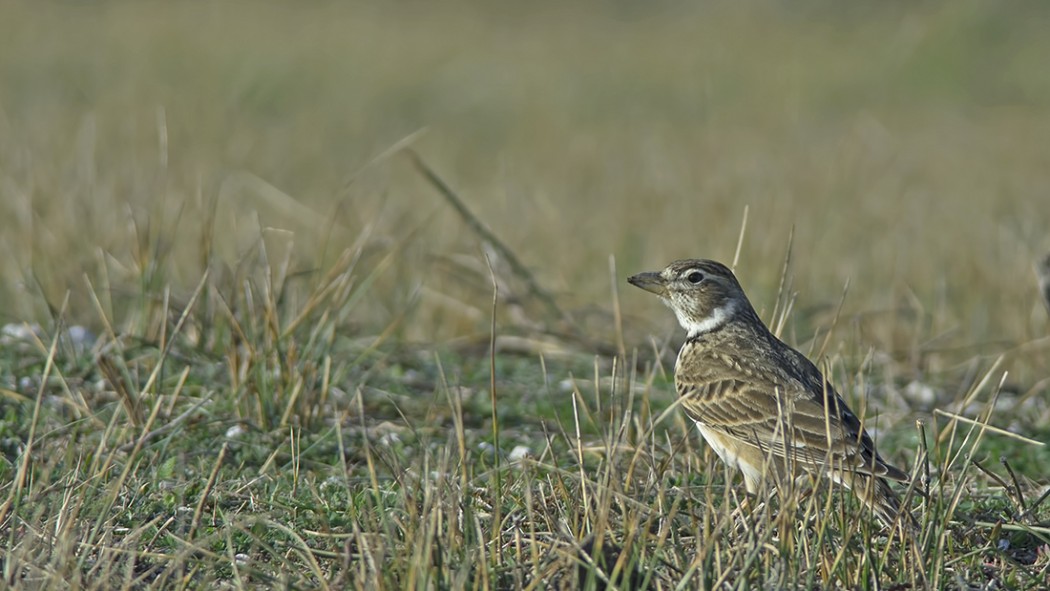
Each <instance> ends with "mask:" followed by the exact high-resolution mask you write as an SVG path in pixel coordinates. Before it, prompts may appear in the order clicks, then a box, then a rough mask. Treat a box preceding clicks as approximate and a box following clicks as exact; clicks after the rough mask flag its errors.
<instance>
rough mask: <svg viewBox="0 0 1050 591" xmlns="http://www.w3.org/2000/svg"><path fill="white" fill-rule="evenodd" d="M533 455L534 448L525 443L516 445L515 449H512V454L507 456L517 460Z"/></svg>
mask: <svg viewBox="0 0 1050 591" xmlns="http://www.w3.org/2000/svg"><path fill="white" fill-rule="evenodd" d="M531 455H532V450H531V449H529V448H528V447H527V446H524V445H515V446H514V449H512V450H510V455H508V456H507V459H509V460H510V461H512V462H517V461H519V460H521V459H523V458H527V457H528V456H531Z"/></svg>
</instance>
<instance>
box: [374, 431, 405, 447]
mask: <svg viewBox="0 0 1050 591" xmlns="http://www.w3.org/2000/svg"><path fill="white" fill-rule="evenodd" d="M396 443H401V436H400V435H398V434H397V433H394V432H393V431H391V432H389V433H384V434H383V436H382V437H380V438H379V445H383V446H386V447H390V446H391V445H394V444H396Z"/></svg>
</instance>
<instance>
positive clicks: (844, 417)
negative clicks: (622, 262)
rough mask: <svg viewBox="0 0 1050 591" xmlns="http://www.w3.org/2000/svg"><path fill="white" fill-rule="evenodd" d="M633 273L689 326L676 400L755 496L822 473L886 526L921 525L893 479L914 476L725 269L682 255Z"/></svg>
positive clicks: (640, 284)
mask: <svg viewBox="0 0 1050 591" xmlns="http://www.w3.org/2000/svg"><path fill="white" fill-rule="evenodd" d="M627 281H628V282H629V283H631V284H632V285H635V286H637V287H640V288H642V289H644V290H646V291H648V292H652V293H654V294H656V295H658V296H660V298H661V299H662V300H663V302H664V303H665V304H666V305H667V306H668V307H670V308H671V310H672V311H674V314H675V316H676V317H677V318H678V322H679V324H681V325H682V328H684V329H685V330H686V333H687V335H686V340H685V343H684V344H683V345H682V348H681V349H680V350H679V352H678V359H677V361H676V363H675V371H674V382H675V389H676V390H677V393H678V397H679V403H680V405H681V408H682V409H683V410H684V412H685V414H686V415H687V416H688V417H689V419H691V420H692V421H693V422H695V423H696V426H697V428H698V429H699V431H700V434H701V436H702V437H703V439H704V440H705V441H706V442H707V444H708V445H709V446H710V447H711V449H712V450H714V452H715V453H716V454H717V455H718V456H719V458H721V460H722V461H723V462H725V463H726V464H728V465H729V466H730V467H732V468H735V469H738V470H739V471H740V472H742V473H743V478H744V484H745V486H746V488H747V492H748V493H749V495H756V494H759V493H760V491H762V490H764V489H763V488H762V487H763V485H765V486H768V487H770V488H771V489H772V488H776V485H777V483H778V482H783V479H784V478H785V477H795V476H798V475H801V474H807V473H808V474H824V475H826V476H828V477H829V478H830V479H831V480H832V481H833V482H836V483H838V484H840V485H842V486H845V487H846V488H848V489H850V490H851V491H852V492H853V493H854V494H855V495H856V496H857V498H858V499H859V500H860V501H861V503H862V504H863V505H864V506H866V507H867V508H868V509H869V510H870V511H872V512H874V514H875V515H876V517H878V518H879V520H880V521H882V522H883V523H884V524H886V525H887V526H889V527H893V526H894V525H895V524H898V523H900V524H904V523H906V522H907V523H908V524H909V525H911V526H912V527H914V526H915V523H914V518H913V517H912V516H911V514H910V513H908V512H903V516H902V512H901V504H900V500H899V498H898V496H897V494H896V493H895V492H894V490H893V488H892V487H891V486H890V484H889V482H888V481H890V480H894V481H899V482H902V483H907V482H908V481H909V478H908V474H906V473H905V472H904V471H902V470H900V469H898V468H896V467H894V466H892V465H890V464H889V463H887V462H886V461H885V460H883V459H882V457H881V456H879V453H878V451H877V450H876V448H875V443H874V441H873V440H872V438H871V436H870V435H869V434H868V433H867V431H866V430H865V429H864V426H863V425H862V424H861V421H860V419H858V418H857V415H856V414H854V413H853V411H851V410H850V408H849V406H847V404H846V402H845V401H844V400H843V399H842V397H841V396H839V394H838V393H837V392H836V390H835V388H834V387H833V386H832V384H831V383H829V382H828V381H827V380H826V379H825V378H824V376H823V374H822V373H821V372H820V370H819V369H817V367H816V365H814V364H813V362H812V361H810V360H809V359H807V358H806V356H805V355H803V354H802V353H800V352H798V351H797V350H795V349H793V348H792V347H791V346H789V345H787V344H786V343H784V342H783V341H781V340H780V339H779V338H777V337H776V336H775V335H774V334H773V333H772V332H770V331H769V329H768V328H767V327H766V325H765V323H763V322H762V320H761V319H760V318H759V316H758V314H757V313H756V312H755V309H754V306H752V304H751V302H750V300H748V298H747V295H746V294H745V293H744V290H743V288H742V287H741V286H740V283H739V281H737V278H736V276H735V275H734V274H733V272H732V271H731V270H730V269H729V268H728V267H726V266H725V265H723V264H721V263H719V262H716V261H712V260H706V259H685V260H678V261H674V262H672V263H671V264H670V265H668V266H667V267H666V268H664V269H663V270H662V271H659V272H647V273H639V274H637V275H632V276H631V277H629V278H628V279H627Z"/></svg>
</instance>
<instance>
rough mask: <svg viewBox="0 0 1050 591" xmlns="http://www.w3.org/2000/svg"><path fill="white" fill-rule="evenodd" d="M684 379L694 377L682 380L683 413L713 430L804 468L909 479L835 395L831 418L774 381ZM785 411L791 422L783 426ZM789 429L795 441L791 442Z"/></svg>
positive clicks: (796, 391) (809, 399) (806, 396)
mask: <svg viewBox="0 0 1050 591" xmlns="http://www.w3.org/2000/svg"><path fill="white" fill-rule="evenodd" d="M683 377H684V378H688V377H690V376H680V377H679V379H678V380H676V381H677V382H678V384H677V386H678V394H679V396H680V397H681V398H682V402H681V404H682V408H683V409H684V410H685V412H686V413H687V414H688V415H689V416H690V418H692V419H693V420H696V421H699V422H701V423H703V424H704V425H706V426H707V427H709V428H712V429H716V430H719V431H722V432H724V433H726V434H728V435H730V436H732V437H734V438H736V439H739V440H741V441H744V442H747V443H749V444H751V445H755V446H756V447H758V448H759V449H761V450H762V451H763V452H766V453H770V452H771V453H773V454H774V455H776V456H778V457H782V458H787V459H789V460H791V461H792V462H797V463H798V464H800V465H801V466H803V467H805V466H813V467H817V466H825V465H827V464H828V462H829V460H830V461H831V463H833V464H837V465H840V466H842V467H844V468H847V469H850V470H855V471H857V472H860V473H866V474H874V475H877V476H888V477H890V478H895V479H901V478H906V477H907V476H906V475H904V474H903V473H900V474H897V472H899V471H898V470H895V469H893V468H891V467H890V466H888V465H887V464H885V463H884V462H882V461H881V459H879V458H878V456H877V454H876V452H875V448H874V444H873V443H872V441H871V439H870V438H869V437H868V436H867V435H866V434H864V433H863V432H862V430H861V427H860V423H859V421H857V420H856V417H853V415H852V413H849V414H848V415H847V414H846V413H843V412H842V411H843V410H844V409H845V404H844V403H842V402H841V401H840V399H838V396H837V394H835V393H834V392H833V391H831V392H830V393H829V397H832V396H833V397H834V399H835V400H836V401H837V404H836V405H835V406H836V407H837V408H828V409H827V410H828V413H827V414H825V406H824V405H823V404H821V401H820V399H819V398H817V397H815V396H812V395H810V394H808V393H806V392H803V391H801V388H800V385H798V386H795V387H794V388H791V386H790V385H786V384H777V383H774V382H771V381H770V382H765V381H763V382H757V383H756V381H755V380H754V379H753V378H752V379H751V380H749V381H745V380H741V379H733V378H730V379H724V380H711V381H700V380H696V381H688V379H682V378H683ZM692 377H693V378H694V379H695V378H697V377H698V376H692ZM789 388H790V390H789ZM778 391H779V392H780V393H781V395H780V400H781V401H782V402H781V403H780V404H778V402H777V400H778V399H777V395H776V393H777V392H778ZM782 406H783V407H784V408H782ZM782 411H783V412H784V413H786V416H787V417H788V420H786V421H784V423H783V424H780V425H778V422H779V421H780V417H781V413H782ZM850 419H852V420H850ZM852 423H856V424H855V425H854V424H852ZM789 426H790V428H791V431H790V435H788V436H786V437H785V432H787V429H788V427H789ZM789 448H790V449H789Z"/></svg>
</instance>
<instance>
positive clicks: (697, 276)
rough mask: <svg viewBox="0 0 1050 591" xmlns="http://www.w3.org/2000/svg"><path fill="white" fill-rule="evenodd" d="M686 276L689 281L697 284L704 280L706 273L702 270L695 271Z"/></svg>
mask: <svg viewBox="0 0 1050 591" xmlns="http://www.w3.org/2000/svg"><path fill="white" fill-rule="evenodd" d="M685 278H686V279H687V280H688V281H689V283H692V284H693V285H696V284H698V283H700V282H701V281H703V280H704V274H703V273H701V272H700V271H693V272H692V273H690V274H688V275H686V277H685Z"/></svg>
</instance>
